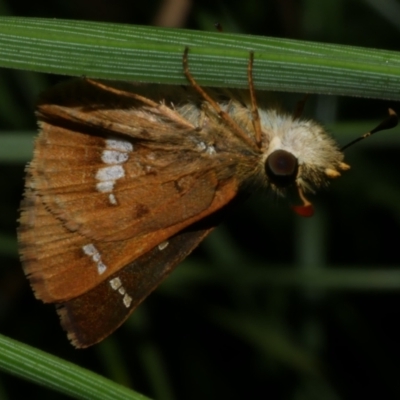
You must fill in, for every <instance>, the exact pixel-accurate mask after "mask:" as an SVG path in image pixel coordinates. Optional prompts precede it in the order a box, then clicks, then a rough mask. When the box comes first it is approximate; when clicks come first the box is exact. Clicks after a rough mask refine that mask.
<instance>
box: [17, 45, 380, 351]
mask: <svg viewBox="0 0 400 400" xmlns="http://www.w3.org/2000/svg"><path fill="white" fill-rule="evenodd" d="M253 60H254V55H253V53H250V57H249V63H248V70H247V73H248V82H249V90H229V91H228V90H216V89H210V88H206V89H204V88H202V87H200V86H199V85H198V84H197V82H196V80H195V79H194V77H193V76H192V74H191V72H190V70H189V65H188V49H186V50H185V52H184V55H183V71H184V74H185V76H186V78H187V80H188V83H189V84H188V86H186V87H178V86H176V87H173V86H162V85H142V84H135V83H118V82H114V83H110V82H101V81H93V80H90V79H75V80H71V81H68V82H66V83H62V84H59V85H57V86H55V87H54V88H51V89H50V90H48V91H47V92H45V93H44V94H43V95H42V96H41V98H40V100H39V102H38V106H37V118H38V121H39V128H40V133H39V136H38V137H37V139H36V142H35V148H34V156H33V160H32V162H31V163H30V164H29V165H28V167H27V173H26V183H25V193H24V199H23V201H22V204H21V216H20V226H19V229H18V238H19V244H20V254H21V260H22V264H23V267H24V271H25V273H26V275H27V276H28V278H29V280H30V283H31V285H32V288H33V291H34V293H35V295H36V297H37V298H38V299H40V300H42V301H43V302H45V303H54V304H55V305H56V307H57V311H58V314H59V316H60V319H61V324H62V326H63V327H64V329H65V330H66V331H67V334H68V338H69V339H70V341H71V342H72V344H73V345H74V346H76V347H78V348H84V347H88V346H91V345H93V344H95V343H98V342H99V341H101V340H102V339H104V338H105V337H107V336H108V335H109V334H111V333H112V332H113V331H114V330H115V329H116V328H117V327H119V326H120V325H121V324H122V323H123V322H124V321H125V320H126V318H127V317H128V316H129V315H130V314H131V313H132V311H133V310H134V309H135V308H136V307H137V306H138V305H139V304H140V303H141V302H142V301H143V300H144V299H145V298H146V297H147V296H148V295H149V294H150V292H152V291H153V290H154V289H155V288H156V287H157V286H158V285H159V284H160V282H161V281H163V279H164V278H166V277H167V276H168V274H169V273H170V272H171V271H172V270H173V269H174V268H175V267H176V265H177V264H179V262H180V261H182V260H183V259H184V258H185V257H186V256H187V255H188V254H189V253H190V252H191V251H192V250H193V249H194V248H195V247H196V246H197V245H198V244H199V243H200V242H201V241H202V240H203V239H204V237H205V236H207V234H208V233H210V231H211V230H212V229H213V228H214V227H215V226H216V225H218V223H219V222H220V220H221V219H222V218H223V215H224V213H225V211H226V210H227V209H228V208H229V207H230V206H231V205H232V204H233V202H234V201H235V199H237V198H238V196H240V194H242V193H246V192H252V191H254V190H256V189H259V188H263V189H264V188H265V190H270V191H273V192H276V193H278V194H284V193H285V191H286V190H287V189H288V188H290V187H292V188H295V189H296V190H297V191H298V194H299V200H300V202H301V204H300V205H298V206H295V207H294V210H295V211H296V212H297V213H298V214H300V215H311V214H312V205H311V203H310V202H309V201H308V200H307V199H306V197H305V193H306V192H310V191H315V190H317V189H318V188H320V187H322V186H325V185H326V184H327V182H328V181H329V180H330V179H332V178H336V177H338V176H339V175H340V173H341V172H342V171H345V170H347V169H348V168H349V166H348V165H347V164H345V163H344V162H343V153H342V151H341V150H340V149H339V147H338V145H337V144H336V142H335V141H334V140H333V139H332V138H331V137H330V136H329V135H328V134H327V133H326V131H325V130H324V128H323V127H322V126H321V125H319V124H318V123H316V122H314V121H310V120H303V119H301V118H300V116H299V115H297V114H299V113H296V114H295V115H290V114H286V113H284V112H282V111H280V110H278V109H273V108H272V109H271V108H268V105H264V104H260V105H258V104H257V101H256V94H255V89H254V84H253V72H252V71H253V62H254V61H253ZM382 129H383V128H382Z"/></svg>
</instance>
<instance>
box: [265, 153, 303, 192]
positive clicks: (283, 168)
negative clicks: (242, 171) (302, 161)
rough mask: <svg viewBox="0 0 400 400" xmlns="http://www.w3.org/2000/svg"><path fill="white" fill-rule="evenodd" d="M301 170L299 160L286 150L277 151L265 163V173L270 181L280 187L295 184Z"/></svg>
mask: <svg viewBox="0 0 400 400" xmlns="http://www.w3.org/2000/svg"><path fill="white" fill-rule="evenodd" d="M298 170H299V163H298V161H297V158H296V157H295V156H294V155H293V154H292V153H289V152H288V151H286V150H275V151H274V152H273V153H271V154H270V155H269V156H268V158H267V160H266V161H265V172H266V174H267V176H268V178H269V180H270V181H271V182H272V183H273V184H274V185H276V186H278V187H282V188H283V187H286V186H289V185H291V184H292V183H294V181H295V180H296V177H297V172H298Z"/></svg>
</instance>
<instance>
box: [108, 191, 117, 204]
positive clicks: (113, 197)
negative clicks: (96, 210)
mask: <svg viewBox="0 0 400 400" xmlns="http://www.w3.org/2000/svg"><path fill="white" fill-rule="evenodd" d="M108 200H109V202H110V203H111V204H113V205H114V206H115V205H117V199H116V198H115V195H114V194H113V193H111V194H109V195H108Z"/></svg>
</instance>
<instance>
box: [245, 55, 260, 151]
mask: <svg viewBox="0 0 400 400" xmlns="http://www.w3.org/2000/svg"><path fill="white" fill-rule="evenodd" d="M253 64H254V52H253V51H251V52H250V58H249V64H248V66H247V79H248V82H249V90H250V99H251V115H252V117H253V118H252V121H253V128H254V136H255V140H256V144H257V146H258V147H259V148H260V147H261V122H260V114H259V113H258V106H257V98H256V90H255V88H254V81H253Z"/></svg>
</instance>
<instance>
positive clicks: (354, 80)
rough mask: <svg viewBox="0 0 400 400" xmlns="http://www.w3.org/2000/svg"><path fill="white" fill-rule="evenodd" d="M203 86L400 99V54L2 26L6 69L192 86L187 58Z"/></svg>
mask: <svg viewBox="0 0 400 400" xmlns="http://www.w3.org/2000/svg"><path fill="white" fill-rule="evenodd" d="M185 46H188V47H189V48H190V57H189V62H190V69H191V72H192V73H193V75H194V76H195V77H196V79H197V80H198V81H199V83H201V84H202V85H207V86H217V87H242V88H245V87H247V86H248V84H247V76H246V74H247V62H248V58H249V51H250V50H253V51H255V67H254V75H255V83H256V87H257V89H262V90H265V89H269V90H284V91H298V92H304V91H305V92H308V93H325V94H339V95H353V96H364V97H375V98H385V99H392V100H399V99H400V53H399V52H394V51H385V50H376V49H367V48H358V47H350V46H341V45H331V44H322V43H314V42H302V41H294V40H287V39H276V38H269V37H259V36H250V35H238V34H227V33H219V32H199V31H188V30H183V29H179V30H178V29H165V28H156V27H143V26H131V25H116V24H107V23H96V22H85V21H70V20H54V19H38V18H18V17H1V18H0V53H1V58H0V66H3V67H9V68H22V69H30V70H34V71H40V72H49V73H58V74H66V75H78V76H81V75H86V76H90V77H97V78H107V79H119V80H131V81H141V82H154V83H170V84H183V83H187V82H186V81H185V78H184V76H183V72H182V54H183V50H184V48H185Z"/></svg>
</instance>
